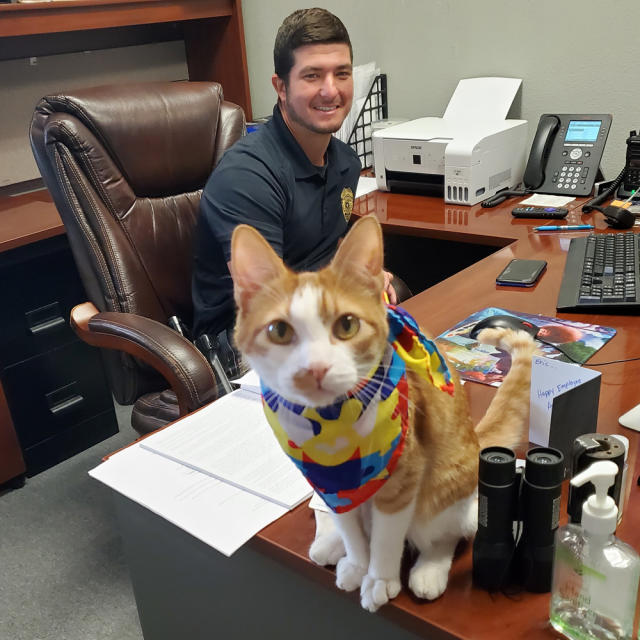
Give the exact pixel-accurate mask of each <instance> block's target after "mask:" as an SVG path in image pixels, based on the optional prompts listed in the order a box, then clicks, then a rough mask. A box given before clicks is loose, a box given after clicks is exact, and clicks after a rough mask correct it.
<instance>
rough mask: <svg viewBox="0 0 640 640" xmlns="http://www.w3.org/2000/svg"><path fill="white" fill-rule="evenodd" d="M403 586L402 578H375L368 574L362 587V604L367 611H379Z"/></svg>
mask: <svg viewBox="0 0 640 640" xmlns="http://www.w3.org/2000/svg"><path fill="white" fill-rule="evenodd" d="M401 588H402V585H401V584H400V578H390V579H385V578H374V577H373V576H371V575H369V574H367V575H366V576H365V577H364V578H363V580H362V586H361V587H360V604H361V605H362V608H363V609H366V610H367V611H371V612H374V611H377V610H378V609H379V608H380V607H381V606H382V605H383V604H387V602H389V600H391V599H392V598H395V597H396V596H397V595H398V594H399V593H400V589H401Z"/></svg>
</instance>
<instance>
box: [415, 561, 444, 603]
mask: <svg viewBox="0 0 640 640" xmlns="http://www.w3.org/2000/svg"><path fill="white" fill-rule="evenodd" d="M450 568H451V562H438V561H435V562H430V561H426V562H424V563H423V564H421V565H419V566H415V567H414V568H413V569H412V570H411V573H410V574H409V588H410V589H411V591H413V593H414V594H415V595H416V596H417V597H418V598H425V599H427V600H435V599H436V598H439V597H440V596H441V595H442V594H443V593H444V590H445V589H446V588H447V582H448V581H449V569H450Z"/></svg>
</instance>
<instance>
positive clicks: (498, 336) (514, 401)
mask: <svg viewBox="0 0 640 640" xmlns="http://www.w3.org/2000/svg"><path fill="white" fill-rule="evenodd" d="M478 341H479V342H484V343H485V344H492V345H494V346H496V347H499V348H500V349H502V350H504V351H508V352H509V354H510V355H511V369H510V370H509V373H508V374H507V375H506V376H505V378H504V380H503V381H502V384H501V385H500V388H499V389H498V391H497V392H496V395H495V396H494V398H493V400H492V401H491V404H490V405H489V408H488V409H487V412H486V413H485V415H484V417H483V418H482V420H480V422H479V423H478V425H477V426H476V433H477V434H478V439H479V441H480V447H481V448H482V449H484V448H485V447H491V446H501V447H509V448H511V449H521V448H526V447H527V445H528V443H529V397H530V388H531V359H532V357H533V355H534V354H535V353H536V344H535V342H534V340H533V338H532V337H531V334H529V333H527V332H526V331H514V330H513V329H483V330H482V331H481V332H480V333H479V334H478Z"/></svg>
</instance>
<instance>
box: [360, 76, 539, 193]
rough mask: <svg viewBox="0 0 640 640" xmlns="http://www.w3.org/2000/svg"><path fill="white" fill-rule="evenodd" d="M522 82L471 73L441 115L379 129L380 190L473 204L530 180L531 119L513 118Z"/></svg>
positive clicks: (375, 151)
mask: <svg viewBox="0 0 640 640" xmlns="http://www.w3.org/2000/svg"><path fill="white" fill-rule="evenodd" d="M521 82H522V80H520V79H518V78H467V79H464V80H460V82H459V83H458V86H457V88H456V90H455V92H454V94H453V96H452V98H451V100H450V102H449V105H448V106H447V109H446V111H445V113H444V115H443V116H442V117H441V118H436V117H429V118H419V119H417V120H411V121H409V122H404V123H402V124H398V125H395V126H392V127H388V128H386V129H382V130H379V131H374V132H373V134H372V139H373V159H374V168H375V174H376V183H377V186H378V189H380V190H382V191H403V192H413V193H424V194H429V195H437V196H443V195H444V199H445V202H451V203H455V204H467V205H472V204H476V203H478V202H480V201H481V200H484V199H485V198H488V197H489V196H492V195H493V194H495V193H496V192H498V191H501V190H502V189H513V188H515V187H516V186H517V185H518V184H520V182H521V181H522V174H523V173H524V164H525V152H526V142H527V121H526V120H506V119H505V118H506V115H507V113H508V111H509V108H510V107H511V104H512V102H513V99H514V98H515V95H516V93H517V91H518V88H519V87H520V84H521Z"/></svg>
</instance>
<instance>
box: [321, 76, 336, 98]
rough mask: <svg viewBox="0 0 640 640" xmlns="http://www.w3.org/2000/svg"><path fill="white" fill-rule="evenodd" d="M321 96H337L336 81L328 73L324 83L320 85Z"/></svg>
mask: <svg viewBox="0 0 640 640" xmlns="http://www.w3.org/2000/svg"><path fill="white" fill-rule="evenodd" d="M321 91H322V95H323V96H324V97H329V98H333V97H335V96H336V95H337V94H338V88H337V86H336V79H335V77H334V75H333V74H332V73H328V74H327V75H326V76H325V78H324V82H323V83H322V89H321Z"/></svg>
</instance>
